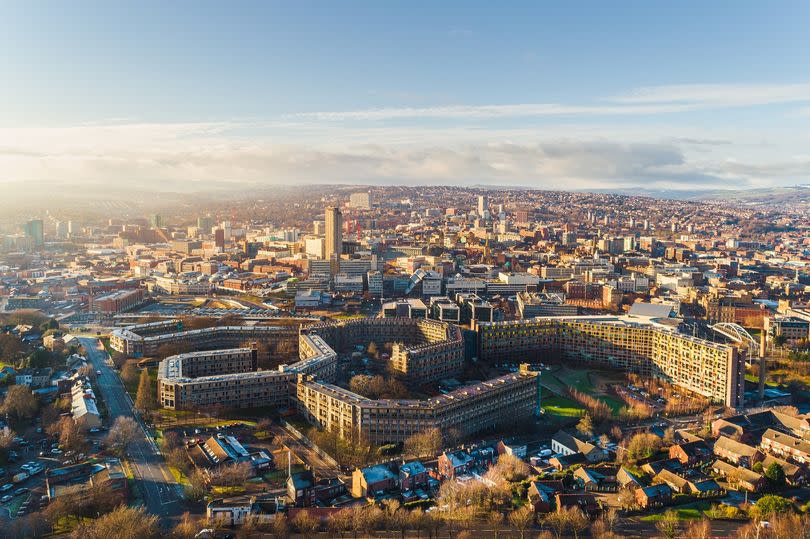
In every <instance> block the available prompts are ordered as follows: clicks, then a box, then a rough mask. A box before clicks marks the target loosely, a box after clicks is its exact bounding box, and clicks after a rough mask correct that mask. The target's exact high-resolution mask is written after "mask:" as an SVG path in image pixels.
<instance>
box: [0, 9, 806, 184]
mask: <svg viewBox="0 0 810 539" xmlns="http://www.w3.org/2000/svg"><path fill="white" fill-rule="evenodd" d="M460 7H461V6H460V5H459V4H453V3H449V4H445V5H442V6H432V5H427V4H419V3H417V4H410V3H409V4H408V5H405V4H388V5H386V6H385V8H380V7H379V6H375V5H374V4H371V3H364V2H355V3H347V4H344V5H342V6H341V9H339V10H338V9H335V8H334V7H333V6H329V5H327V4H319V3H311V4H301V5H295V6H292V5H284V4H280V3H266V4H265V3H246V4H243V5H242V6H240V9H239V10H234V9H232V8H229V7H227V6H224V5H217V4H215V3H202V4H196V3H195V4H194V5H193V6H192V5H191V4H183V3H177V4H174V5H172V6H165V5H161V4H151V5H147V4H144V5H140V6H138V7H136V8H131V7H130V8H127V9H126V10H124V8H123V7H120V6H118V7H116V6H110V5H105V4H94V3H84V4H80V5H79V6H78V7H77V8H76V9H75V10H71V11H69V12H68V11H65V10H62V9H61V8H60V7H59V6H58V4H53V3H47V2H46V3H41V4H35V5H29V4H26V5H22V4H20V5H18V6H14V5H9V6H6V7H5V8H3V10H4V12H5V13H4V19H5V20H8V21H11V24H10V25H9V29H10V31H9V32H7V33H6V34H5V35H4V36H3V37H2V38H0V40H2V41H0V42H2V43H3V45H5V48H6V49H7V50H16V51H19V54H11V55H7V56H6V58H4V60H3V61H2V62H3V64H2V65H3V67H4V71H6V72H8V73H14V74H15V76H14V77H12V78H10V79H9V80H8V81H7V84H6V85H5V86H4V88H3V89H0V97H2V100H0V102H2V103H4V104H3V105H0V148H2V150H1V151H0V165H1V166H2V167H3V169H4V171H5V174H4V175H3V178H2V180H0V181H3V182H4V183H6V185H15V186H16V185H18V184H19V183H20V182H27V183H29V184H30V183H38V182H58V183H59V184H63V185H64V186H65V187H70V186H72V185H76V184H78V183H93V182H109V183H113V184H117V185H126V184H129V183H153V184H157V185H160V184H161V183H164V182H195V183H196V184H198V185H200V186H203V187H204V186H205V184H206V182H233V183H238V182H250V183H259V184H267V185H277V184H286V185H295V184H301V183H312V184H315V183H318V184H321V183H363V184H375V185H390V184H403V185H419V184H431V183H442V184H452V185H472V184H481V185H492V186H496V187H497V186H527V187H533V188H541V189H561V188H565V189H595V188H603V189H628V188H631V189H632V188H635V187H642V186H643V187H647V188H653V189H674V190H683V189H704V188H712V189H715V188H720V189H729V188H738V189H740V188H758V187H771V186H785V185H795V184H803V183H808V181H810V157H808V155H807V152H806V150H805V148H806V147H807V142H808V131H807V129H806V124H807V117H808V111H810V81H809V80H808V79H807V76H806V73H804V70H803V69H802V65H803V58H802V52H803V51H804V50H806V49H807V45H808V43H807V36H806V34H805V32H804V28H805V27H806V23H807V21H808V17H807V15H808V14H809V13H808V7H807V6H806V5H804V4H803V3H800V2H780V3H777V4H770V5H768V6H765V5H757V4H755V3H749V2H745V3H738V4H735V6H734V9H733V10H728V9H726V8H725V7H724V6H719V5H718V6H707V5H703V4H700V3H692V2H689V3H685V4H679V5H678V6H660V5H655V6H653V5H644V4H640V3H622V4H618V5H613V6H610V7H608V6H604V5H601V4H600V3H585V4H582V5H580V6H562V5H553V4H536V5H535V4H528V3H527V4H522V3H518V4H512V5H511V6H508V7H507V8H505V9H498V10H497V11H496V10H494V9H492V8H491V7H487V6H486V5H485V4H480V3H464V4H463V9H460ZM775 19H778V22H779V24H767V23H768V21H771V22H773V21H774V20H775ZM173 29H182V32H173V31H172V30H173ZM54 82H58V84H54ZM14 188H15V189H16V188H17V187H14Z"/></svg>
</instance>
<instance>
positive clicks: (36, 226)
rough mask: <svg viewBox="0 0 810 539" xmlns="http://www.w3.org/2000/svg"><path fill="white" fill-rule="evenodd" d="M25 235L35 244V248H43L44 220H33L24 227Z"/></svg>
mask: <svg viewBox="0 0 810 539" xmlns="http://www.w3.org/2000/svg"><path fill="white" fill-rule="evenodd" d="M23 230H24V232H25V235H26V236H27V237H29V238H31V240H32V241H33V243H34V247H42V246H43V245H44V244H45V236H44V234H43V228H42V219H31V220H29V221H28V222H27V223H25V225H23Z"/></svg>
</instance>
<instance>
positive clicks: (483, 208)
mask: <svg viewBox="0 0 810 539" xmlns="http://www.w3.org/2000/svg"><path fill="white" fill-rule="evenodd" d="M487 214H489V197H488V196H487V195H478V216H479V217H486V216H487Z"/></svg>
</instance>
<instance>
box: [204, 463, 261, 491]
mask: <svg viewBox="0 0 810 539" xmlns="http://www.w3.org/2000/svg"><path fill="white" fill-rule="evenodd" d="M252 474H253V471H252V469H251V467H250V464H249V463H247V462H234V463H233V464H226V465H225V466H220V467H219V468H217V469H216V470H214V471H212V472H210V474H209V476H210V477H211V484H212V485H217V486H222V487H234V486H238V485H242V484H244V483H245V482H246V481H247V480H248V479H250V477H251V475H252Z"/></svg>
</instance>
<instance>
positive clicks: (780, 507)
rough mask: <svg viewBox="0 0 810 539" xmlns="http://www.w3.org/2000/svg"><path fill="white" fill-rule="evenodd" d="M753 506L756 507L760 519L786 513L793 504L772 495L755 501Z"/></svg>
mask: <svg viewBox="0 0 810 539" xmlns="http://www.w3.org/2000/svg"><path fill="white" fill-rule="evenodd" d="M754 506H755V507H756V509H757V512H758V513H759V515H760V516H762V517H768V516H770V515H776V514H779V513H786V512H788V511H790V510H791V509H792V508H793V504H792V503H791V502H790V500H788V499H787V498H783V497H782V496H776V495H774V494H768V495H766V496H763V497H762V498H760V499H759V500H757V503H756V504H754Z"/></svg>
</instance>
